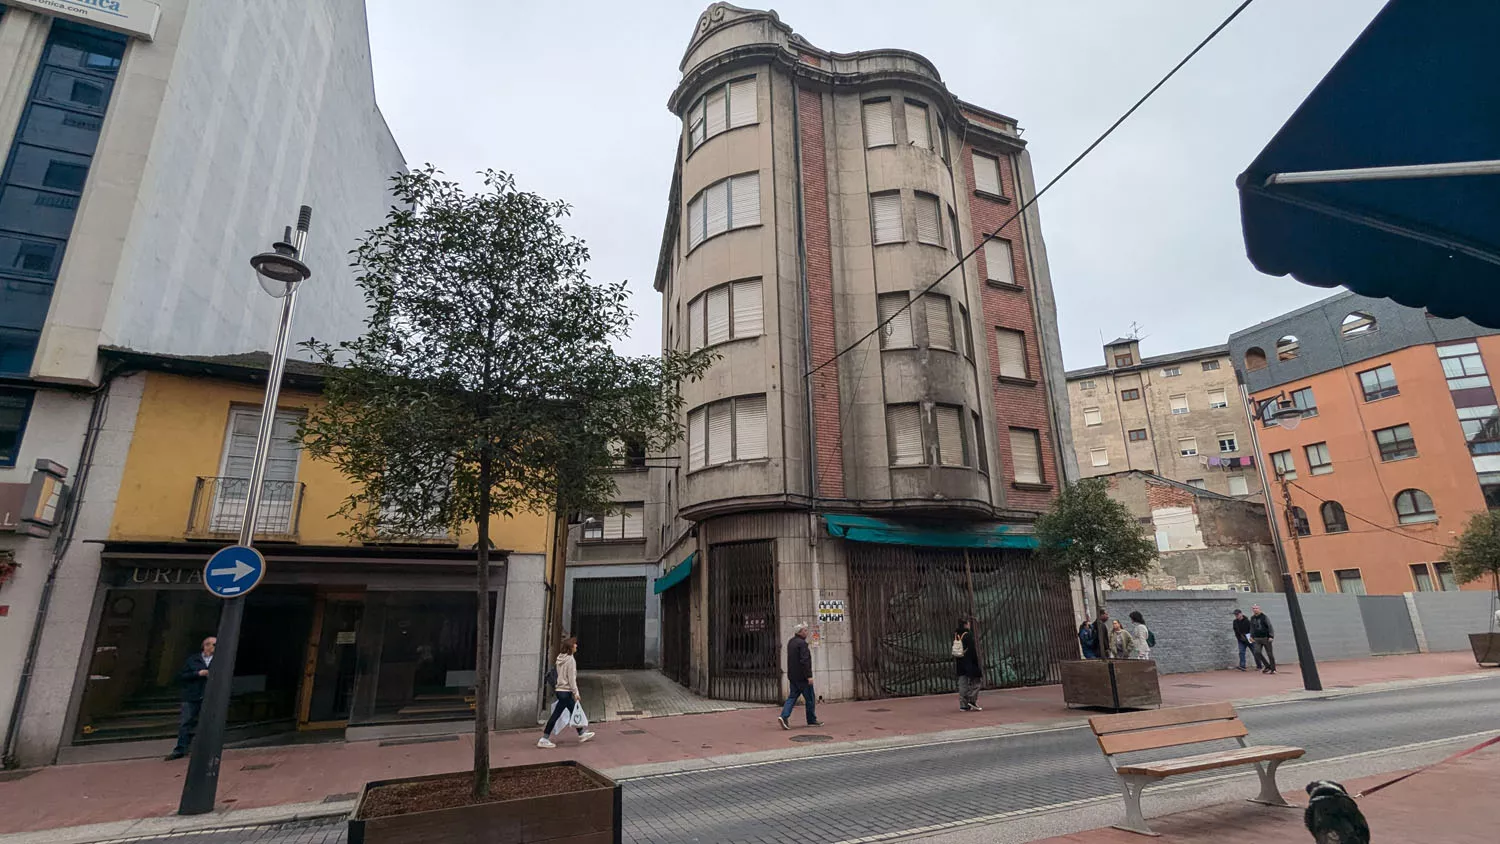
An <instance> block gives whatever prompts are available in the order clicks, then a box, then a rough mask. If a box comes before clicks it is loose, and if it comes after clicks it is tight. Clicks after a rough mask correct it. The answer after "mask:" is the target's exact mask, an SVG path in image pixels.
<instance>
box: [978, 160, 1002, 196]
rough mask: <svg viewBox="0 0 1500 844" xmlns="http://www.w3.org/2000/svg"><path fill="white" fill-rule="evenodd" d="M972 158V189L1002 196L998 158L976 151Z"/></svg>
mask: <svg viewBox="0 0 1500 844" xmlns="http://www.w3.org/2000/svg"><path fill="white" fill-rule="evenodd" d="M973 160H974V190H976V191H978V192H979V193H987V194H989V195H991V196H1004V194H1003V193H1002V192H1001V190H1000V159H998V158H995V157H994V156H992V155H985V154H984V153H981V152H976V153H974V154H973Z"/></svg>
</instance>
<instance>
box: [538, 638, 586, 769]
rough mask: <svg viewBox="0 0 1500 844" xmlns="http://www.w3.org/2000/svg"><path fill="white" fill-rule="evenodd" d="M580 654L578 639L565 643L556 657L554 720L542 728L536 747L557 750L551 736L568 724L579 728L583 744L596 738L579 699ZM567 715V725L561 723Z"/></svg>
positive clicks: (571, 639) (552, 718)
mask: <svg viewBox="0 0 1500 844" xmlns="http://www.w3.org/2000/svg"><path fill="white" fill-rule="evenodd" d="M577 652H578V640H577V639H575V638H568V639H564V640H563V643H562V650H561V651H559V652H558V654H557V669H556V670H557V682H556V683H554V684H553V687H554V688H555V689H556V691H557V702H556V703H554V704H553V705H552V717H551V718H548V719H547V726H546V727H544V728H542V737H541V739H539V740H538V741H537V743H536V746H537V747H547V748H552V747H557V745H555V744H553V743H552V736H553V735H554V734H556V733H561V732H562V731H563V728H564V727H566V726H567V725H568V724H569V723H572V724H573V725H574V726H575V727H576V728H577V730H578V741H579V743H580V744H581V743H583V742H586V741H588V740H589V739H591V738H593V737H594V734H593V733H592V732H590V731H589V729H588V725H589V722H588V718H587V717H585V716H584V715H583V700H582V699H580V698H579V697H578V662H577V661H576V660H575V659H574V658H573V654H575V653H577ZM564 714H566V715H567V716H568V720H567V721H563V720H562V717H563V715H564ZM554 728H555V729H554Z"/></svg>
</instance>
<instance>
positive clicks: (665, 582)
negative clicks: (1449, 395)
mask: <svg viewBox="0 0 1500 844" xmlns="http://www.w3.org/2000/svg"><path fill="white" fill-rule="evenodd" d="M697 562H698V552H697V551H694V552H693V553H691V554H689V555H687V557H686V559H684V560H683V561H682V562H680V563H678V564H677V565H675V566H673V567H672V570H671V571H669V572H667V573H666V574H664V575H662V576H661V577H658V578H657V579H656V585H655V586H653V587H652V591H653V592H654V593H655V594H657V595H660V594H661V593H663V592H665V591H667V590H668V589H671V588H672V587H673V586H676V585H677V584H679V583H682V582H683V581H684V580H687V579H688V576H689V575H691V574H692V573H693V566H694V565H696V564H697Z"/></svg>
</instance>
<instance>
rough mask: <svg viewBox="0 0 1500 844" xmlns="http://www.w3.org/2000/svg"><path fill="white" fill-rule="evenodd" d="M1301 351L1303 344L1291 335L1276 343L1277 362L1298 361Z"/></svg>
mask: <svg viewBox="0 0 1500 844" xmlns="http://www.w3.org/2000/svg"><path fill="white" fill-rule="evenodd" d="M1301 351H1302V344H1301V343H1299V342H1297V338H1296V337H1293V336H1292V335H1290V334H1288V335H1287V336H1285V337H1283V338H1281V339H1280V340H1277V341H1276V359H1277V360H1296V359H1297V355H1298V354H1300V353H1301Z"/></svg>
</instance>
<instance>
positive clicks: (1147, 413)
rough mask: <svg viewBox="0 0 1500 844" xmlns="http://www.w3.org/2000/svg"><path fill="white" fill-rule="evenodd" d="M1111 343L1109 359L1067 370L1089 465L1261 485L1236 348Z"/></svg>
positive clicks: (1078, 439)
mask: <svg viewBox="0 0 1500 844" xmlns="http://www.w3.org/2000/svg"><path fill="white" fill-rule="evenodd" d="M1140 345H1141V344H1140V341H1139V340H1137V339H1132V338H1120V339H1118V340H1115V341H1114V342H1112V343H1109V344H1107V345H1106V346H1105V347H1104V365H1103V366H1093V367H1089V368H1087V369H1076V370H1073V371H1070V372H1069V373H1068V374H1067V380H1068V404H1069V407H1070V408H1071V424H1072V430H1073V442H1074V448H1075V449H1076V453H1077V455H1078V466H1079V472H1080V474H1081V475H1082V476H1083V477H1086V478H1088V477H1097V476H1099V475H1110V474H1114V473H1116V472H1124V471H1129V470H1133V469H1134V470H1141V471H1146V472H1151V473H1153V474H1156V475H1160V476H1161V477H1164V478H1168V479H1170V480H1174V481H1179V482H1181V483H1185V484H1188V485H1190V486H1195V487H1198V488H1199V489H1206V490H1209V491H1210V492H1217V493H1219V494H1221V495H1230V496H1235V497H1243V496H1251V495H1255V494H1256V493H1259V492H1260V490H1261V483H1260V474H1259V472H1258V471H1257V469H1256V467H1255V449H1254V446H1253V445H1252V443H1251V441H1250V436H1251V434H1250V419H1249V415H1248V414H1247V412H1246V410H1245V403H1244V402H1243V401H1242V400H1241V398H1240V388H1239V385H1238V384H1237V383H1236V381H1235V375H1234V366H1233V365H1232V364H1231V363H1230V359H1229V348H1228V346H1209V347H1207V348H1203V349H1191V350H1188V351H1185V352H1176V353H1173V354H1166V355H1156V356H1154V357H1148V358H1143V357H1141V349H1140Z"/></svg>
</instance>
